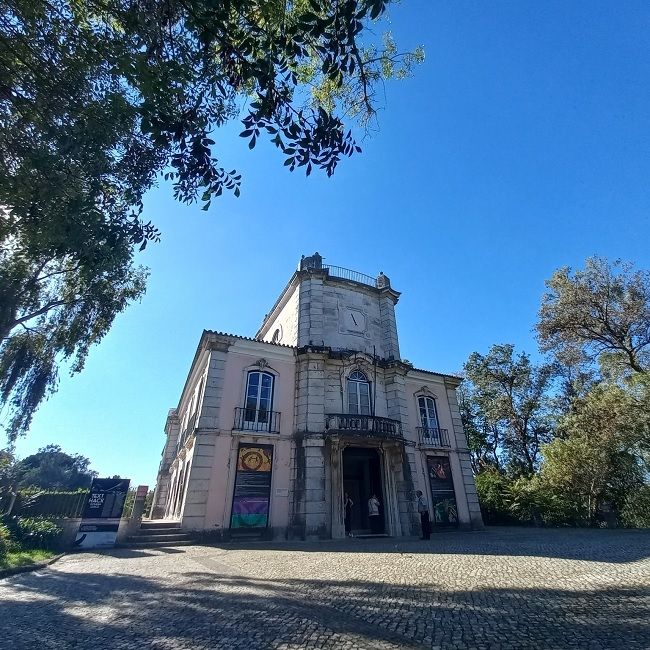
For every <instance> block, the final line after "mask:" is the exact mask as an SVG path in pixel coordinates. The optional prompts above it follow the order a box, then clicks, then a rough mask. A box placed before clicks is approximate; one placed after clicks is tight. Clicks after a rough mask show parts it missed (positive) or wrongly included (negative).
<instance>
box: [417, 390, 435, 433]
mask: <svg viewBox="0 0 650 650" xmlns="http://www.w3.org/2000/svg"><path fill="white" fill-rule="evenodd" d="M418 411H419V414H420V422H421V426H422V428H423V429H424V431H425V432H427V433H435V434H436V435H437V433H438V431H439V425H438V409H437V407H436V400H435V398H434V397H430V396H428V395H420V396H419V397H418Z"/></svg>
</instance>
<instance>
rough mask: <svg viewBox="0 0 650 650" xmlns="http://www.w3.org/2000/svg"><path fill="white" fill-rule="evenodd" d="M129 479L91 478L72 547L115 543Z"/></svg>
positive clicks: (107, 546)
mask: <svg viewBox="0 0 650 650" xmlns="http://www.w3.org/2000/svg"><path fill="white" fill-rule="evenodd" d="M129 483H130V481H129V479H124V478H94V479H93V482H92V485H91V486H90V494H89V495H88V501H86V507H85V509H84V513H83V518H82V520H81V524H80V525H79V532H78V533H77V537H76V539H75V542H74V546H75V548H110V547H112V546H115V540H116V539H117V531H118V528H119V527H120V519H121V517H122V511H123V510H124V501H125V500H126V495H127V493H128V491H129Z"/></svg>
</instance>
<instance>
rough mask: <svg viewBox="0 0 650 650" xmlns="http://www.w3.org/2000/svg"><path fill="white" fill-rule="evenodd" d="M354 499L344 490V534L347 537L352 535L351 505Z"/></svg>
mask: <svg viewBox="0 0 650 650" xmlns="http://www.w3.org/2000/svg"><path fill="white" fill-rule="evenodd" d="M353 505H354V501H352V499H351V498H350V495H349V494H348V493H347V492H346V493H345V499H344V500H343V513H344V521H345V534H346V535H347V536H348V537H352V536H353V535H352V506H353Z"/></svg>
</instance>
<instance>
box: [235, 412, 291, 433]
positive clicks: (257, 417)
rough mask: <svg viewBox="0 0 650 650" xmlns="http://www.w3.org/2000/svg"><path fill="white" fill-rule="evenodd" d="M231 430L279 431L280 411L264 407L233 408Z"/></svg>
mask: <svg viewBox="0 0 650 650" xmlns="http://www.w3.org/2000/svg"><path fill="white" fill-rule="evenodd" d="M232 429H233V431H263V432H265V433H280V413H279V412H278V411H267V410H266V409H249V408H245V407H244V408H242V407H237V408H235V423H234V424H233V426H232Z"/></svg>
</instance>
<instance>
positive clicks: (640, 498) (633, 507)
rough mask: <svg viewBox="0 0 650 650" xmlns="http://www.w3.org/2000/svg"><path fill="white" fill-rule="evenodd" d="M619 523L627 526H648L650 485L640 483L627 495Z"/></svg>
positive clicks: (649, 522) (649, 517) (649, 524)
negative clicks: (639, 485) (640, 484)
mask: <svg viewBox="0 0 650 650" xmlns="http://www.w3.org/2000/svg"><path fill="white" fill-rule="evenodd" d="M621 523H622V524H623V526H626V527H628V528H650V485H642V486H641V487H639V488H637V489H636V490H634V491H632V492H630V493H629V494H628V495H627V497H626V498H625V503H624V505H623V508H622V510H621Z"/></svg>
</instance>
